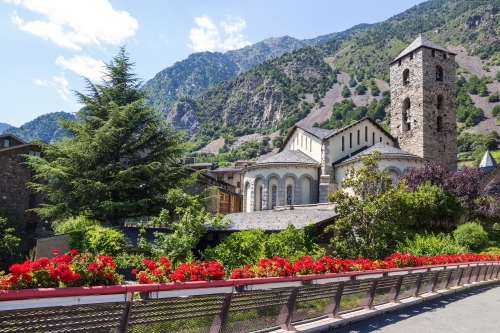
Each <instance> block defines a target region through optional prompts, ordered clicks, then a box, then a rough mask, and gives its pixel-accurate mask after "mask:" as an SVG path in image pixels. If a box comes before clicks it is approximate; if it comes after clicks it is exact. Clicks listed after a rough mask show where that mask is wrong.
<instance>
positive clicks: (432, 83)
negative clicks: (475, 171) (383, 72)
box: [390, 34, 457, 170]
mask: <svg viewBox="0 0 500 333" xmlns="http://www.w3.org/2000/svg"><path fill="white" fill-rule="evenodd" d="M455 55H456V54H454V53H451V52H449V51H447V50H446V49H445V48H443V47H442V46H440V45H438V44H436V43H434V42H432V41H430V40H428V39H427V38H425V37H423V36H422V34H420V36H419V37H418V38H417V39H415V41H413V43H411V44H410V46H408V47H407V48H406V49H405V50H404V51H403V52H402V53H401V54H400V55H399V56H398V57H397V58H396V59H395V60H394V61H393V62H392V63H391V64H390V70H391V105H392V111H391V134H392V135H393V136H394V137H396V138H397V139H398V144H399V147H400V148H401V149H402V150H405V151H407V152H409V153H413V154H415V155H418V156H420V157H422V158H425V159H428V160H429V161H431V162H434V163H439V164H442V165H443V166H445V167H446V168H447V169H448V170H456V168H457V125H456V113H457V110H456V105H455Z"/></svg>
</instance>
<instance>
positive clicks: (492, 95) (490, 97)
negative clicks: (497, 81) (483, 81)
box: [488, 91, 500, 103]
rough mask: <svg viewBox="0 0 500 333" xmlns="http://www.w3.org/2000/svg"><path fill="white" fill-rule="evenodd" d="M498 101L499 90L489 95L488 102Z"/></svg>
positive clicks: (499, 99) (499, 97)
mask: <svg viewBox="0 0 500 333" xmlns="http://www.w3.org/2000/svg"><path fill="white" fill-rule="evenodd" d="M498 101H500V95H499V94H498V91H497V92H496V93H493V94H491V95H490V96H488V102H490V103H495V102H498Z"/></svg>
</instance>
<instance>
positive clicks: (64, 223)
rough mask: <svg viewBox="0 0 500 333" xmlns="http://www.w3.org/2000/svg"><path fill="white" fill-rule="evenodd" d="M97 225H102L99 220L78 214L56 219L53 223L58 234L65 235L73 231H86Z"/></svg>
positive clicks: (53, 227)
mask: <svg viewBox="0 0 500 333" xmlns="http://www.w3.org/2000/svg"><path fill="white" fill-rule="evenodd" d="M97 225H100V223H99V221H97V220H94V219H91V218H89V217H87V216H76V217H70V218H68V219H65V220H58V221H54V222H53V223H52V229H54V232H55V234H56V235H63V234H69V233H71V232H73V231H84V230H87V229H88V228H90V227H94V226H97Z"/></svg>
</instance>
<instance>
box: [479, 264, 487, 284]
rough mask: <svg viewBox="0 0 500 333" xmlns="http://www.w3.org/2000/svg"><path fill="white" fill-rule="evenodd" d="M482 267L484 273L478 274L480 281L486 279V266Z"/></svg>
mask: <svg viewBox="0 0 500 333" xmlns="http://www.w3.org/2000/svg"><path fill="white" fill-rule="evenodd" d="M483 269H484V273H482V274H480V276H481V277H482V279H481V281H486V273H488V266H486V265H484V266H483Z"/></svg>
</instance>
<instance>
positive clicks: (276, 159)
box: [248, 150, 319, 168]
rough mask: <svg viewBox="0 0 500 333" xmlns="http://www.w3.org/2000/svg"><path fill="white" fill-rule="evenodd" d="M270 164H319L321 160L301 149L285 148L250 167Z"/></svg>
mask: <svg viewBox="0 0 500 333" xmlns="http://www.w3.org/2000/svg"><path fill="white" fill-rule="evenodd" d="M269 164H286V165H298V164H300V165H302V164H312V165H315V166H317V165H319V162H318V161H316V160H315V159H313V158H312V157H309V156H307V155H306V154H304V153H303V152H301V151H300V150H285V151H282V152H281V153H279V154H276V155H274V156H271V157H269V158H268V159H265V160H263V161H262V162H259V163H257V164H254V165H250V166H248V168H252V167H259V166H263V165H269Z"/></svg>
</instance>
